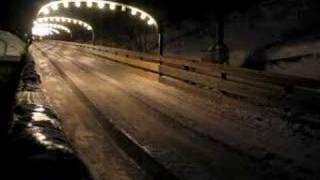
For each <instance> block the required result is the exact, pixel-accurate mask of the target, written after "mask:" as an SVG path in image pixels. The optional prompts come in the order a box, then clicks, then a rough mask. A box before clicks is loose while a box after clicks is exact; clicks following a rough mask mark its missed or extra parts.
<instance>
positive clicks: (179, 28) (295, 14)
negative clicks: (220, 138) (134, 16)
mask: <svg viewBox="0 0 320 180" xmlns="http://www.w3.org/2000/svg"><path fill="white" fill-rule="evenodd" d="M301 2H303V1H301ZM290 5H291V4H280V5H279V4H267V5H259V6H257V7H255V9H253V10H251V11H249V12H247V13H246V14H241V13H233V14H231V15H229V16H228V17H227V19H226V27H225V43H226V44H227V45H228V47H229V49H230V64H231V65H233V66H242V65H243V64H244V63H245V62H246V59H247V58H248V56H249V55H251V54H252V53H253V52H255V51H256V50H257V49H261V48H264V51H263V54H262V55H263V57H264V58H263V59H261V62H265V70H266V71H272V72H277V73H284V74H289V75H290V74H291V75H296V76H303V77H309V78H315V79H320V71H319V70H318V69H319V68H320V61H319V56H318V54H320V39H319V38H317V36H318V35H317V33H314V31H315V30H314V29H312V27H313V26H309V27H305V28H306V29H307V28H310V27H311V29H310V31H312V30H313V34H312V35H311V38H310V37H309V39H308V40H306V39H305V38H303V37H304V36H310V34H311V33H310V34H309V33H308V31H307V32H306V33H302V34H301V35H299V34H296V35H294V36H292V37H291V36H290V33H291V32H295V31H296V30H297V29H298V30H299V29H303V28H304V23H305V22H304V21H305V19H312V18H314V17H313V16H314V15H308V13H309V12H310V11H312V10H313V9H312V8H313V7H308V6H306V7H302V5H301V6H300V5H299V4H298V5H295V7H294V8H291V9H290V8H289V7H291V6H290ZM299 13H300V14H302V16H306V17H307V18H305V17H304V18H305V19H303V18H301V15H299ZM305 14H306V15H305ZM309 16H310V17H309ZM201 27H203V28H201ZM214 31H215V20H214V18H212V21H210V22H209V23H206V24H203V23H202V24H201V23H199V22H192V21H185V22H182V23H181V24H179V25H176V26H172V27H168V30H167V31H166V41H167V42H166V48H165V54H167V55H178V56H185V57H189V58H198V59H201V58H203V57H204V56H205V53H204V52H203V51H205V50H207V49H208V48H209V47H210V46H212V45H214V43H215V37H214V34H215V33H214ZM188 32H189V33H188ZM184 34H185V35H184ZM288 34H289V35H288ZM313 36H314V38H312V37H313ZM276 42H284V43H280V44H276ZM273 43H275V44H276V45H275V46H270V47H269V48H266V47H267V45H270V44H273ZM292 57H296V58H294V59H295V60H294V61H290V60H287V59H288V58H292ZM278 59H280V60H278ZM283 59H284V61H282V60H283ZM259 60H260V59H256V61H259ZM274 61H276V62H277V63H274Z"/></svg>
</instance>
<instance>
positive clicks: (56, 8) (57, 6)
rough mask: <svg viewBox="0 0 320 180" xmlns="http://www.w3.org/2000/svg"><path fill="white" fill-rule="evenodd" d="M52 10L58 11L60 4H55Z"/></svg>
mask: <svg viewBox="0 0 320 180" xmlns="http://www.w3.org/2000/svg"><path fill="white" fill-rule="evenodd" d="M51 8H52V10H54V11H56V10H58V9H59V5H58V4H53V5H52V7H51Z"/></svg>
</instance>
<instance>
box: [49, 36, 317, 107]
mask: <svg viewBox="0 0 320 180" xmlns="http://www.w3.org/2000/svg"><path fill="white" fill-rule="evenodd" d="M52 43H60V44H65V45H71V46H73V47H77V48H84V49H86V50H88V51H89V52H91V53H93V54H95V55H99V56H103V57H105V58H108V59H110V60H113V61H116V62H119V63H123V64H126V65H129V66H133V67H136V68H139V69H143V70H145V71H150V72H153V73H156V74H158V75H160V80H161V81H162V82H166V83H169V84H171V85H175V86H179V87H185V84H188V85H191V86H192V87H194V88H196V89H199V88H201V89H206V90H209V91H216V92H217V91H218V92H222V93H225V94H229V95H234V96H236V97H240V98H247V99H250V100H254V101H255V102H259V103H260V102H262V101H264V102H274V100H279V101H281V102H282V101H290V102H291V101H292V100H293V101H295V100H298V101H297V102H299V103H301V102H303V103H307V104H308V105H312V106H314V105H316V106H317V107H319V104H320V103H319V102H320V80H315V79H308V78H303V77H296V76H289V75H282V74H277V73H270V72H263V71H256V70H250V69H244V68H239V67H232V66H228V65H220V64H212V63H208V62H202V61H200V60H197V59H186V58H176V57H163V58H162V59H161V60H160V57H159V56H157V55H155V54H146V53H139V52H134V51H130V50H124V49H117V48H109V47H103V46H95V45H89V44H80V43H73V42H64V41H53V42H52Z"/></svg>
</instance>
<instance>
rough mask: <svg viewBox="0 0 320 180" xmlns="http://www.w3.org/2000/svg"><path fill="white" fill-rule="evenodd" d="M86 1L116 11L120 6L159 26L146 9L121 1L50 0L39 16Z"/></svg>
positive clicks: (89, 5)
mask: <svg viewBox="0 0 320 180" xmlns="http://www.w3.org/2000/svg"><path fill="white" fill-rule="evenodd" d="M83 3H85V4H86V7H87V8H93V7H97V8H98V9H104V8H105V7H106V6H109V9H110V10H112V11H114V10H116V9H118V8H120V9H121V11H122V12H126V11H129V12H130V13H131V15H133V16H138V15H139V16H140V19H141V20H146V21H147V24H148V25H150V26H155V27H156V28H157V29H158V28H159V25H158V22H157V21H156V19H155V18H154V17H153V16H151V15H150V14H149V13H147V12H146V11H144V10H142V9H140V8H137V7H134V6H131V5H127V4H123V3H119V2H114V1H107V0H61V1H54V2H50V3H48V4H46V5H44V6H43V7H41V8H40V10H39V11H38V16H41V15H44V16H48V15H50V13H51V12H53V11H57V10H59V8H65V9H67V8H69V7H70V6H71V5H74V7H77V8H80V7H81V6H82V4H83Z"/></svg>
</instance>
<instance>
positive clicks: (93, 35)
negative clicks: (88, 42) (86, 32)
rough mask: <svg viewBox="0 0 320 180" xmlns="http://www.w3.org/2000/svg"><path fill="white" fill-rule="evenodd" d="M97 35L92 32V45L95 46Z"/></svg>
mask: <svg viewBox="0 0 320 180" xmlns="http://www.w3.org/2000/svg"><path fill="white" fill-rule="evenodd" d="M95 38H96V37H95V33H94V30H92V44H93V45H94V41H95Z"/></svg>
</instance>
